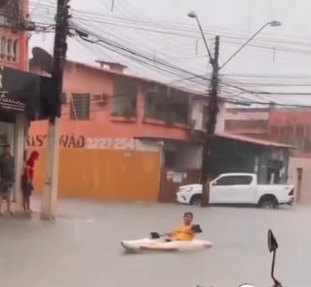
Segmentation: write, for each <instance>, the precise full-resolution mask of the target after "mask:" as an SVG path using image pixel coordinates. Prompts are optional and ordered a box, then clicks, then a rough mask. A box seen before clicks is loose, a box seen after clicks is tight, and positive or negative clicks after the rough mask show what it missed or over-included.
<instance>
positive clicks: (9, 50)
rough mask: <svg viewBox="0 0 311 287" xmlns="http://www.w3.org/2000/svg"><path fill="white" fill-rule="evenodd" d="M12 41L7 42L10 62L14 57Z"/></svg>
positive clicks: (7, 56)
mask: <svg viewBox="0 0 311 287" xmlns="http://www.w3.org/2000/svg"><path fill="white" fill-rule="evenodd" d="M12 54H13V53H12V41H11V40H8V41H7V54H6V58H7V60H8V61H10V60H11V57H12Z"/></svg>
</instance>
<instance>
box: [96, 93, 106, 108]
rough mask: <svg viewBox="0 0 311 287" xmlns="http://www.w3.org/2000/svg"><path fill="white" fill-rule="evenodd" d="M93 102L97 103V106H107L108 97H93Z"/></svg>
mask: <svg viewBox="0 0 311 287" xmlns="http://www.w3.org/2000/svg"><path fill="white" fill-rule="evenodd" d="M92 101H94V102H96V104H98V105H107V102H108V95H107V94H96V95H92Z"/></svg>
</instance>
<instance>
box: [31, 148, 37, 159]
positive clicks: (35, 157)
mask: <svg viewBox="0 0 311 287" xmlns="http://www.w3.org/2000/svg"><path fill="white" fill-rule="evenodd" d="M30 157H31V158H32V159H34V160H38V158H39V153H38V152H37V151H36V150H35V151H33V152H32V153H31V154H30Z"/></svg>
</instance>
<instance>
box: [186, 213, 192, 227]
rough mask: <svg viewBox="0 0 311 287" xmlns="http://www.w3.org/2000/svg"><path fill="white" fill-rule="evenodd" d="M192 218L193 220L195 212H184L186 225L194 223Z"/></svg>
mask: <svg viewBox="0 0 311 287" xmlns="http://www.w3.org/2000/svg"><path fill="white" fill-rule="evenodd" d="M192 220H193V213H192V212H190V211H188V212H185V214H184V224H185V225H190V224H191V223H192Z"/></svg>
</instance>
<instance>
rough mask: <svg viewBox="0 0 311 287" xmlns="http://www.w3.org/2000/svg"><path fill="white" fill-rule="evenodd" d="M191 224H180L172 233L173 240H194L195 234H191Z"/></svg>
mask: <svg viewBox="0 0 311 287" xmlns="http://www.w3.org/2000/svg"><path fill="white" fill-rule="evenodd" d="M191 228H192V224H190V225H185V224H180V225H179V226H178V227H177V228H176V229H175V230H174V231H173V232H172V233H171V238H172V239H173V240H182V241H191V240H193V239H194V236H195V233H194V232H193V230H192V229H191Z"/></svg>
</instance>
